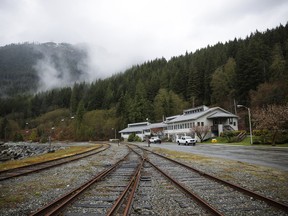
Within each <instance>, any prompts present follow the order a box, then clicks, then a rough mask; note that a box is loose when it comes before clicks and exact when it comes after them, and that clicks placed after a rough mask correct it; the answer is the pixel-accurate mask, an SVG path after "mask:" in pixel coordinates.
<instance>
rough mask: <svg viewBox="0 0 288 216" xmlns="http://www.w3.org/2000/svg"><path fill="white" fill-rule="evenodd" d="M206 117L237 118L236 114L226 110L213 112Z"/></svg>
mask: <svg viewBox="0 0 288 216" xmlns="http://www.w3.org/2000/svg"><path fill="white" fill-rule="evenodd" d="M207 118H208V119H213V118H238V116H236V115H234V114H232V113H226V112H221V111H220V112H218V111H217V112H215V113H213V114H211V115H209V116H207Z"/></svg>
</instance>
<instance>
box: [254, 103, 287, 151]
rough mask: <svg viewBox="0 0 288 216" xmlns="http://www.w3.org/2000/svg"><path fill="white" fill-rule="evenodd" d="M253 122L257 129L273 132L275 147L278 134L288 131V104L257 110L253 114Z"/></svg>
mask: <svg viewBox="0 0 288 216" xmlns="http://www.w3.org/2000/svg"><path fill="white" fill-rule="evenodd" d="M253 121H254V123H255V125H256V128H257V129H260V130H263V129H266V130H269V131H270V132H271V134H272V145H275V140H276V137H277V135H278V133H279V132H280V131H281V130H287V129H288V104H286V105H268V106H266V107H263V108H257V109H255V110H254V112H253Z"/></svg>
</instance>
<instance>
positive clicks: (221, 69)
mask: <svg viewBox="0 0 288 216" xmlns="http://www.w3.org/2000/svg"><path fill="white" fill-rule="evenodd" d="M287 38H288V24H286V25H285V26H283V25H280V26H278V27H276V28H274V29H272V30H266V31H265V32H258V31H256V32H254V33H251V35H249V36H247V37H246V38H245V39H236V38H235V39H234V40H231V41H228V42H226V43H217V44H216V45H214V46H207V47H206V48H202V49H199V50H196V51H195V52H190V53H189V52H186V53H185V54H183V55H180V56H177V57H173V58H171V59H170V60H166V59H165V58H158V59H154V60H151V61H147V62H145V63H143V64H141V65H134V66H132V67H131V68H129V69H127V70H126V71H124V72H121V73H117V74H115V75H113V76H111V77H109V78H106V79H97V80H95V81H93V82H91V83H85V82H81V83H75V84H74V85H73V86H72V87H64V88H59V89H53V90H50V91H46V92H41V93H37V94H34V95H31V94H25V95H17V96H14V97H10V98H0V116H1V124H0V130H1V131H0V132H1V133H0V138H2V139H3V138H4V136H5V135H4V134H5V128H6V136H7V133H8V132H9V135H10V136H12V131H15V130H17V129H18V130H21V129H23V128H25V127H26V126H27V125H26V123H27V121H30V122H34V123H33V124H34V125H33V127H35V128H37V127H39V125H37V121H40V120H39V118H41V116H43V115H47V113H53V112H54V113H55V112H56V113H57V110H58V111H59V110H62V111H63V109H64V110H65V112H64V113H65V118H68V117H69V118H71V117H75V121H73V123H71V122H70V120H71V119H70V120H69V122H70V123H71V125H66V126H67V127H68V126H69V127H70V129H69V130H70V131H74V132H73V133H72V134H73V138H74V139H76V138H78V139H86V140H87V139H104V138H107V137H109V136H110V135H111V134H110V133H111V128H117V130H119V129H123V128H124V127H126V125H127V123H132V122H140V121H145V120H146V119H149V121H151V122H157V121H162V119H163V117H164V118H165V117H166V116H172V115H176V114H181V113H182V110H183V109H185V108H190V107H194V106H198V105H203V104H205V105H208V106H211V105H212V106H221V107H223V108H224V109H227V110H229V111H231V112H234V101H236V102H237V103H239V104H242V105H245V106H249V107H252V108H254V107H255V108H256V107H263V106H267V105H285V104H287V102H288V39H287ZM59 113H61V112H59ZM62 115H63V113H62ZM103 116H104V117H103ZM55 119H57V118H54V120H55ZM59 119H60V117H59ZM59 119H58V120H59ZM47 121H48V120H47ZM49 121H51V119H50V120H49ZM99 122H102V123H101V124H100V125H101V126H102V128H101V127H100V126H99ZM70 123H69V124H70ZM8 124H9V125H10V126H9V127H10V128H11V130H8V129H7V128H8V126H7V125H8ZM53 124H60V123H59V122H58V123H55V122H54V123H53ZM96 125H98V126H96ZM29 127H32V126H29ZM96 127H97V128H96ZM66 129H67V130H68V128H66ZM7 131H8V132H7ZM75 131H77V133H75ZM46 133H47V132H46ZM58 133H59V131H58ZM39 134H40V132H39Z"/></svg>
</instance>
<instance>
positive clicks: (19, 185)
mask: <svg viewBox="0 0 288 216" xmlns="http://www.w3.org/2000/svg"><path fill="white" fill-rule="evenodd" d="M150 149H151V148H150ZM154 150H157V151H158V152H161V153H162V154H165V155H167V156H170V157H171V158H173V159H177V160H179V161H181V162H185V163H186V164H189V165H191V166H193V167H195V168H197V169H199V170H202V171H203V172H207V173H209V174H213V175H216V176H219V177H221V178H224V179H226V180H229V181H232V182H234V183H237V184H240V185H242V186H243V187H246V188H249V189H251V190H255V191H258V192H259V193H261V194H263V195H266V196H268V197H271V198H274V199H278V200H280V201H282V202H285V203H288V183H287V182H288V173H287V172H284V171H279V170H277V169H272V168H267V167H263V166H256V165H251V164H248V163H239V162H234V161H230V160H223V159H219V158H210V157H199V156H195V155H193V154H185V153H179V152H176V153H175V152H169V151H163V150H159V149H154ZM127 153H128V149H127V147H126V146H124V145H122V144H121V145H120V146H118V145H117V144H112V145H111V148H110V149H108V150H106V151H104V152H102V153H99V154H97V155H94V156H90V157H89V158H86V159H82V160H78V161H76V162H73V163H69V164H65V165H62V166H60V167H56V168H51V169H49V170H46V171H42V172H39V173H35V174H31V175H27V176H23V177H18V178H14V179H10V180H5V181H2V182H0V191H1V192H0V200H1V201H0V215H3V216H4V215H5V216H7V215H29V214H30V213H32V212H33V211H35V210H36V209H39V208H40V207H42V206H44V205H45V204H47V203H48V202H51V201H52V200H54V199H56V198H58V197H59V196H61V195H63V194H65V193H67V192H69V191H71V190H72V189H73V188H76V187H77V186H79V185H80V184H81V183H84V182H86V181H88V180H89V179H90V178H91V177H92V176H95V175H96V174H97V173H99V172H100V171H102V170H103V169H105V168H107V167H109V166H110V165H111V164H114V163H115V162H116V161H118V160H119V159H120V158H122V157H123V156H124V155H126V154H127ZM159 190H161V186H160V185H159V184H158V186H157V187H155V190H154V189H153V188H152V189H151V190H149V193H150V196H151V197H153V205H154V204H155V206H162V207H163V208H165V206H163V205H165V203H167V204H168V205H169V203H170V204H171V202H172V201H171V200H170V201H169V197H166V198H165V193H159ZM168 194H169V193H168ZM157 200H159V203H157ZM164 200H166V201H164ZM138 204H139V203H138ZM173 205H174V204H173ZM148 207H149V206H147V208H148ZM148 210H149V208H148ZM136 211H137V210H136ZM172 213H173V209H171V214H169V212H168V213H167V215H172ZM134 214H135V212H134Z"/></svg>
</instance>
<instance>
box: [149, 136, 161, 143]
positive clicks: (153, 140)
mask: <svg viewBox="0 0 288 216" xmlns="http://www.w3.org/2000/svg"><path fill="white" fill-rule="evenodd" d="M149 142H150V143H161V139H160V138H159V137H151V138H150V139H149Z"/></svg>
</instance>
